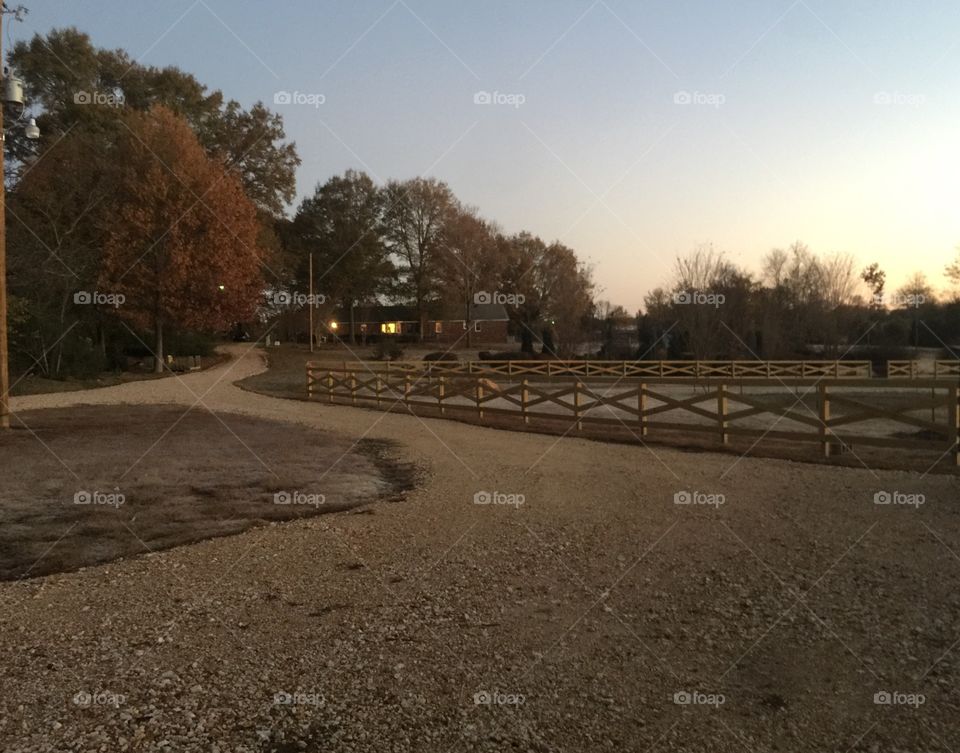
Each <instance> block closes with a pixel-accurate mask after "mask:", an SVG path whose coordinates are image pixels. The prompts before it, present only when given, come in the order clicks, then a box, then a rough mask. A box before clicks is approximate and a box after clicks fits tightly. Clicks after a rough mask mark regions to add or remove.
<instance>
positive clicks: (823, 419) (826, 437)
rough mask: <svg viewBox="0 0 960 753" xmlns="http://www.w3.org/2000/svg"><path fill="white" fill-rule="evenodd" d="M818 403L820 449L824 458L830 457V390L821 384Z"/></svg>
mask: <svg viewBox="0 0 960 753" xmlns="http://www.w3.org/2000/svg"><path fill="white" fill-rule="evenodd" d="M818 392H819V396H818V397H819V398H820V399H819V401H818V402H819V403H820V447H821V449H822V451H823V456H824V457H825V458H828V457H830V428H829V427H828V426H827V424H828V423H830V388H829V387H828V386H827V385H825V384H821V385H820V386H819V388H818Z"/></svg>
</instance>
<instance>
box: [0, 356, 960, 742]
mask: <svg viewBox="0 0 960 753" xmlns="http://www.w3.org/2000/svg"><path fill="white" fill-rule="evenodd" d="M231 352H232V354H233V355H234V356H235V358H234V359H233V360H232V361H231V362H229V363H227V364H225V365H223V366H220V367H217V368H215V369H212V370H210V371H207V372H202V373H197V374H192V375H189V376H185V377H183V378H180V379H174V378H171V379H166V380H161V381H153V382H144V383H131V384H125V385H122V386H118V387H112V388H107V389H103V390H97V391H90V392H80V393H63V394H53V395H43V396H34V397H24V398H15V399H14V401H13V408H14V410H15V411H18V412H21V411H27V410H33V409H39V408H45V407H65V406H69V405H77V404H104V405H108V404H117V403H151V404H152V403H174V404H180V405H182V406H184V409H186V407H188V406H195V409H196V410H207V409H209V410H212V411H214V412H216V413H231V412H233V413H243V414H248V415H252V416H258V417H264V418H270V419H276V420H280V421H287V422H293V423H301V424H304V425H308V426H311V427H317V428H322V429H325V430H329V431H331V432H335V433H337V434H340V435H342V436H344V437H347V438H349V439H351V440H357V439H360V438H365V439H374V440H390V441H393V442H396V443H399V445H400V446H401V447H402V448H403V450H402V451H403V452H404V453H405V457H404V460H406V461H409V462H412V463H415V464H416V465H417V466H418V467H419V468H420V475H421V478H420V485H419V486H418V487H417V488H416V489H415V490H414V491H413V492H411V493H409V494H408V496H407V498H406V500H404V501H402V502H399V503H392V504H382V505H374V506H372V507H369V508H363V509H362V510H360V511H356V510H355V511H352V512H346V513H338V514H334V515H331V516H325V517H321V518H311V519H307V520H300V521H294V522H289V523H282V524H274V525H270V526H265V527H262V528H257V529H253V530H249V531H246V532H244V533H242V534H239V535H236V536H230V537H226V538H220V539H216V540H211V541H205V542H200V543H197V544H192V545H189V546H184V547H180V548H177V549H172V550H169V551H164V552H160V553H157V554H152V555H146V556H142V557H137V558H133V559H128V560H122V561H117V562H114V563H111V564H107V565H102V566H97V567H91V568H87V569H85V570H81V571H78V572H75V573H69V574H59V575H49V576H45V577H42V578H36V579H30V580H24V581H19V582H8V583H0V655H2V657H3V659H2V660H0V661H2V667H3V670H4V671H3V674H2V675H0V750H3V751H127V750H130V751H170V752H171V753H173V752H179V751H208V752H209V751H220V752H221V753H227V752H228V751H229V752H231V753H232V752H234V751H237V752H250V753H252V752H253V751H324V752H326V751H378V752H379V751H426V752H429V753H434V752H436V753H445V752H446V751H538V752H539V751H558V752H559V751H570V752H571V753H572V752H574V751H577V752H579V751H618V752H619V751H638V752H639V751H648V750H657V751H681V750H682V751H711V752H712V753H715V752H717V751H768V750H783V751H808V750H809V751H895V750H903V751H907V750H909V751H916V750H931V751H939V750H950V749H953V750H958V749H960V726H958V725H957V723H956V719H957V715H958V708H960V687H958V681H960V657H958V655H957V652H958V651H960V589H958V584H960V540H958V536H960V515H958V504H957V502H958V497H960V495H958V480H957V478H956V477H952V476H940V475H928V476H925V477H923V476H921V475H920V474H912V473H906V472H891V471H883V472H880V471H878V472H876V473H874V472H872V471H869V470H866V469H862V470H851V469H844V468H837V467H830V466H818V465H807V464H799V463H791V462H786V461H778V460H760V459H754V458H744V459H740V460H738V459H737V458H736V457H731V456H729V455H718V454H712V453H683V452H680V451H676V450H671V449H667V448H663V447H652V448H645V447H636V446H627V445H609V444H600V443H594V442H590V441H586V440H581V439H575V438H563V439H559V438H557V437H552V436H545V435H537V434H521V433H507V432H498V431H497V430H494V429H488V428H481V427H476V426H469V425H464V424H460V423H456V422H447V421H440V420H433V419H420V418H416V417H413V416H405V415H401V414H387V413H375V412H371V411H363V410H357V409H352V408H349V407H339V406H327V405H323V404H313V403H309V404H308V403H303V402H296V401H284V400H279V399H275V398H269V397H264V396H261V395H257V394H252V393H249V392H245V391H242V390H240V389H239V388H237V387H234V386H233V384H232V383H233V382H234V381H236V380H239V379H242V378H244V377H246V376H249V375H252V374H254V373H256V372H257V371H258V370H260V369H262V368H263V364H262V358H261V354H260V352H259V351H253V350H249V349H248V347H247V346H232V347H231ZM14 423H15V424H16V423H17V422H16V419H15V420H14ZM168 428H169V427H160V426H158V427H157V433H158V436H159V434H160V433H161V432H163V431H166V430H167V429H168ZM172 431H173V432H176V431H178V428H174V429H173V430H172ZM243 440H244V437H243V436H242V435H241V436H239V437H231V435H230V434H228V433H224V437H223V441H224V442H229V441H237V442H240V441H243ZM249 462H252V463H253V462H257V461H256V460H255V459H253V458H250V460H249ZM304 491H309V490H304ZM678 501H679V502H681V503H682V504H678V503H677V502H678ZM877 501H880V502H885V501H889V504H876V502H877ZM134 527H135V526H134ZM51 546H52V547H55V546H56V542H55V541H54V542H51Z"/></svg>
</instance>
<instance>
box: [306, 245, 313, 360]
mask: <svg viewBox="0 0 960 753" xmlns="http://www.w3.org/2000/svg"><path fill="white" fill-rule="evenodd" d="M307 307H308V308H309V309H310V352H311V353H313V251H311V252H310V298H308V299H307Z"/></svg>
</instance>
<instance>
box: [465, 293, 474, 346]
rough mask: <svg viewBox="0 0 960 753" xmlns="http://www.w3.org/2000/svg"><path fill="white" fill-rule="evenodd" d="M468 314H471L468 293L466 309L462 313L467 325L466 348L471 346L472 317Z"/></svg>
mask: <svg viewBox="0 0 960 753" xmlns="http://www.w3.org/2000/svg"><path fill="white" fill-rule="evenodd" d="M470 314H471V311H470V296H469V294H468V295H467V310H466V312H465V314H464V316H465V317H466V318H465V319H464V321H465V322H466V325H467V347H468V348H472V347H473V317H472V316H471V315H470Z"/></svg>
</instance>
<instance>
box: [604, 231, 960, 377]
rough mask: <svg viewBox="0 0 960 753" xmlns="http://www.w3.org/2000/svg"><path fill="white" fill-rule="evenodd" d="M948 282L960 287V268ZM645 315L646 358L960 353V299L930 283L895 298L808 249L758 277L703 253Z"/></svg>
mask: <svg viewBox="0 0 960 753" xmlns="http://www.w3.org/2000/svg"><path fill="white" fill-rule="evenodd" d="M943 277H944V281H945V282H947V283H957V282H960V263H955V264H953V265H951V266H949V267H947V268H946V270H945V272H944V275H943ZM644 309H645V310H644V312H643V313H642V314H641V315H639V316H638V317H637V329H638V338H637V339H638V341H639V354H640V355H641V357H645V358H697V359H740V358H746V359H750V358H761V359H780V358H787V359H792V358H802V357H813V358H817V357H822V358H830V359H832V358H864V357H867V356H873V357H875V358H876V360H878V361H883V360H884V359H886V358H898V357H906V356H907V355H908V354H909V350H910V349H911V348H916V347H922V348H935V349H941V350H942V351H943V354H944V357H949V358H955V357H956V355H955V353H956V351H955V350H953V348H955V346H957V344H958V343H960V299H958V297H957V296H956V295H953V296H938V295H937V293H936V291H935V289H934V286H933V284H931V282H929V281H928V279H927V278H926V276H925V275H924V274H923V273H917V274H915V275H913V276H912V277H911V278H910V279H909V280H908V281H907V283H906V284H905V285H903V286H902V287H900V288H899V289H897V290H889V289H888V288H887V280H886V273H885V272H884V271H883V270H882V269H881V268H880V267H879V265H877V264H870V265H869V266H867V267H865V268H861V267H860V266H859V265H858V264H857V262H856V260H855V259H854V257H852V256H850V255H848V254H832V255H828V256H818V255H817V254H815V253H813V252H812V251H811V250H810V249H809V248H808V247H807V246H805V245H803V244H802V243H795V244H793V245H792V246H790V247H789V248H787V249H774V250H773V251H771V252H770V253H769V254H767V255H766V256H765V257H764V259H763V260H762V264H761V269H760V272H759V274H758V275H755V274H753V273H751V272H750V271H748V270H745V269H742V268H741V267H738V266H737V265H736V264H734V263H733V262H731V261H730V260H729V259H728V258H727V257H726V256H725V255H724V254H722V253H719V252H717V251H715V250H714V249H713V248H712V247H709V246H705V247H701V248H699V249H697V250H696V251H694V252H693V253H691V254H689V255H687V256H685V257H681V258H679V259H678V260H677V262H676V265H675V269H674V273H673V279H672V280H671V282H670V283H669V284H668V285H666V286H664V287H659V288H657V289H655V290H653V291H652V292H651V293H649V294H648V295H647V296H646V298H645V301H644ZM620 313H621V314H622V312H620ZM611 344H612V345H613V346H614V347H617V345H616V343H615V342H614V341H612V340H608V346H607V347H608V349H609V348H610V345H611ZM619 347H620V349H621V350H623V345H622V343H621V344H620V345H619ZM627 349H628V350H633V349H634V348H633V346H632V345H630V346H629V347H628V348H627ZM951 353H952V354H951Z"/></svg>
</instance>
